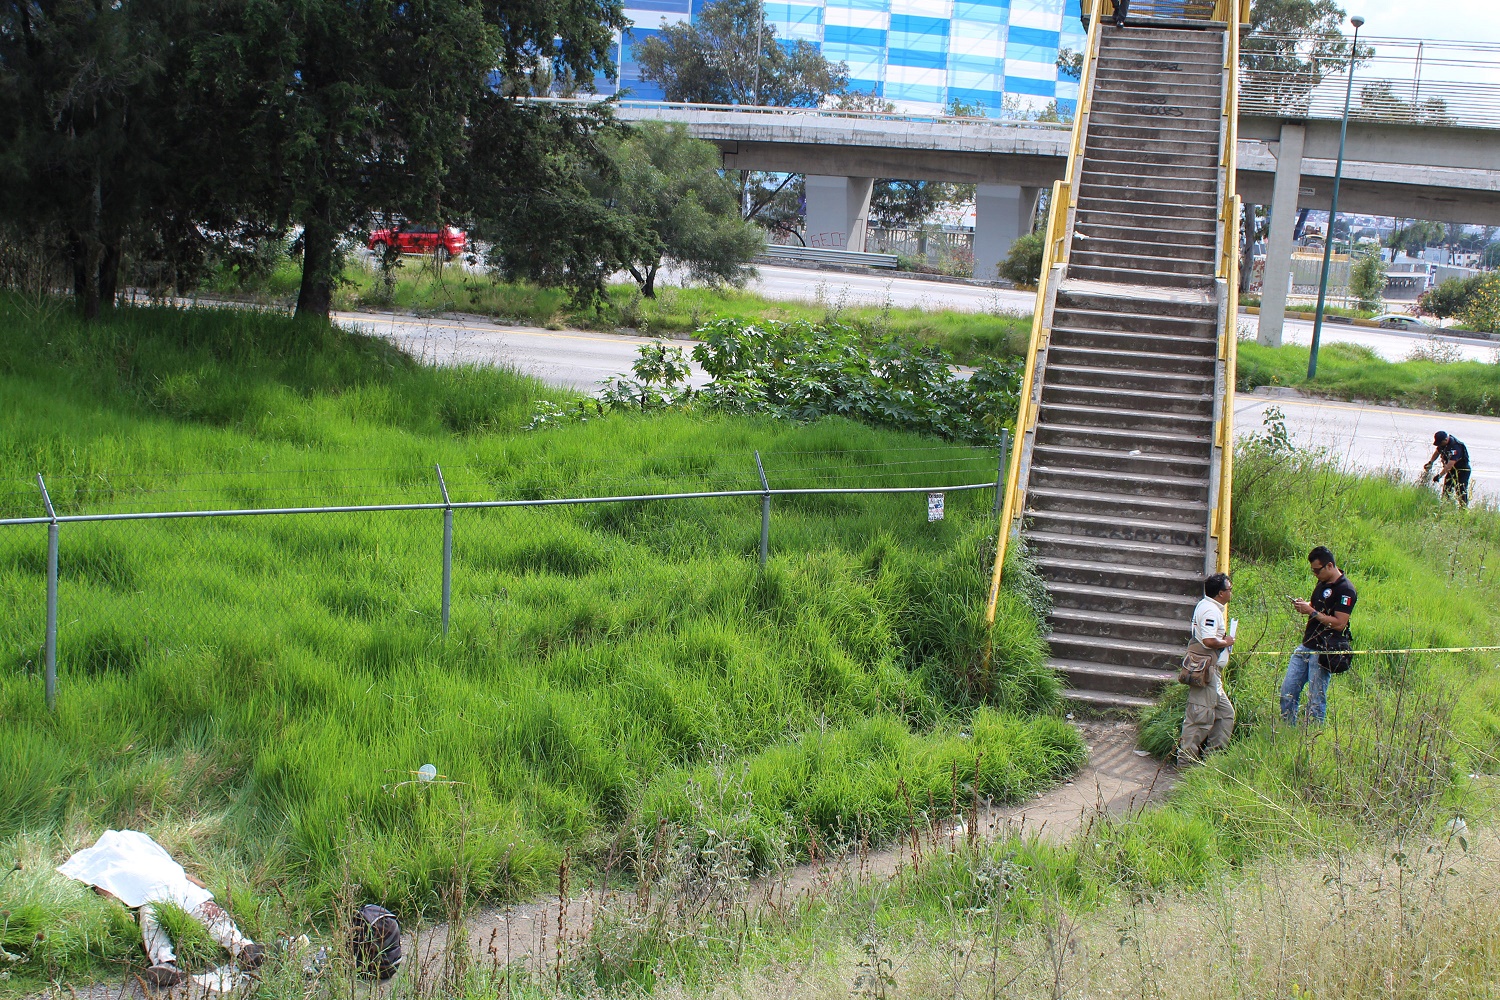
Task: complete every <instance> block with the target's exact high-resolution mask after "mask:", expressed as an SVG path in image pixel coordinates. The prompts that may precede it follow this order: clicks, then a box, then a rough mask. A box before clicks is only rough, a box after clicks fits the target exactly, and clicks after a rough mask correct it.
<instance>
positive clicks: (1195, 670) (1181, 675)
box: [1177, 639, 1219, 688]
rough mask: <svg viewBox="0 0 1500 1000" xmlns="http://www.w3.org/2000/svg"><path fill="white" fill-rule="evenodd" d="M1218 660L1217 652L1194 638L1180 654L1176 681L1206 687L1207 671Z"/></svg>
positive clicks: (1189, 685) (1190, 685)
mask: <svg viewBox="0 0 1500 1000" xmlns="http://www.w3.org/2000/svg"><path fill="white" fill-rule="evenodd" d="M1218 662H1219V654H1218V653H1217V652H1216V651H1215V650H1212V649H1209V648H1208V647H1207V646H1205V645H1203V643H1201V642H1199V641H1198V640H1197V639H1194V640H1193V641H1192V642H1190V643H1188V648H1187V652H1186V653H1184V654H1183V656H1182V668H1181V669H1180V670H1178V671H1177V682H1178V683H1179V684H1186V685H1187V686H1188V687H1195V688H1201V687H1208V672H1209V670H1210V669H1211V668H1212V667H1213V665H1214V664H1215V663H1218Z"/></svg>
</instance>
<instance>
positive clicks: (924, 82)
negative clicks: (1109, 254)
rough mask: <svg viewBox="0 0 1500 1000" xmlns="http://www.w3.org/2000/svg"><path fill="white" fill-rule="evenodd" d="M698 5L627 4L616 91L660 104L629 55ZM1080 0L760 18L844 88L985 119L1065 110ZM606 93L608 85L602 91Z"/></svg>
mask: <svg viewBox="0 0 1500 1000" xmlns="http://www.w3.org/2000/svg"><path fill="white" fill-rule="evenodd" d="M703 5H704V0H627V3H626V11H625V13H626V15H627V16H628V17H629V18H630V19H631V20H632V22H634V27H632V28H630V29H629V30H627V31H626V32H624V34H623V36H622V37H621V39H620V43H619V44H620V48H619V52H618V62H619V66H620V83H619V86H620V87H621V88H622V89H624V90H626V91H627V92H628V94H629V96H632V97H636V98H639V99H642V100H660V99H661V98H662V96H663V95H662V92H661V88H659V87H658V86H657V85H656V84H654V83H651V82H649V81H646V80H642V79H641V77H640V67H639V65H638V64H637V63H636V61H635V59H634V57H633V54H632V49H633V47H634V45H635V44H636V43H637V42H638V41H640V40H641V39H644V38H649V37H650V36H652V35H654V34H656V33H657V32H658V31H659V30H660V29H661V27H662V26H663V24H672V23H675V22H678V21H683V20H687V19H689V18H691V17H693V16H694V15H695V14H696V13H697V12H698V10H699V9H701V8H702V7H703ZM1078 11H1079V0H768V2H767V3H766V19H767V20H768V21H769V22H770V23H772V24H774V25H775V26H776V32H777V35H778V36H779V37H780V38H781V39H783V40H789V41H791V40H801V41H806V42H811V43H812V44H814V45H816V46H818V47H819V48H820V49H821V50H822V52H823V54H824V55H825V56H827V57H828V59H829V60H831V61H833V62H843V63H845V64H847V65H848V67H849V79H850V89H851V90H855V91H861V92H865V93H872V92H873V93H875V94H878V95H880V96H881V97H883V98H885V99H886V100H888V101H891V102H893V103H894V104H895V105H896V106H897V108H898V109H900V110H902V111H909V112H914V113H933V112H941V111H943V110H944V109H945V108H947V107H949V106H951V105H952V103H953V102H954V101H955V100H956V101H959V102H962V103H963V104H965V105H968V106H978V107H981V108H983V109H984V113H985V114H986V115H988V116H990V117H1005V116H1007V115H1008V114H1015V113H1016V112H1023V111H1038V110H1041V109H1042V108H1044V107H1046V106H1047V105H1048V104H1050V103H1051V102H1052V101H1054V100H1055V101H1057V104H1058V110H1059V111H1060V112H1062V113H1063V114H1064V115H1068V114H1071V112H1072V110H1073V108H1074V107H1075V106H1076V104H1077V99H1078V85H1077V82H1076V81H1073V80H1069V79H1068V78H1066V77H1063V78H1061V79H1059V77H1058V72H1057V53H1058V50H1059V49H1062V48H1070V49H1073V50H1074V51H1077V50H1079V49H1081V48H1082V47H1083V39H1084V34H1083V27H1082V25H1081V24H1080V23H1079V20H1078ZM601 89H605V90H606V92H612V91H613V90H614V89H615V88H614V87H612V86H611V87H607V88H601Z"/></svg>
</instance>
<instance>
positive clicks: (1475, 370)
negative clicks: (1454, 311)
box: [1238, 341, 1500, 416]
mask: <svg viewBox="0 0 1500 1000" xmlns="http://www.w3.org/2000/svg"><path fill="white" fill-rule="evenodd" d="M1307 357H1308V349H1307V348H1305V347H1296V346H1294V345H1291V344H1287V345H1283V346H1281V347H1264V346H1262V345H1260V344H1257V343H1254V342H1253V341H1241V342H1240V345H1239V362H1238V364H1239V368H1238V381H1239V388H1240V389H1242V390H1245V389H1255V388H1258V387H1260V386H1264V385H1272V386H1292V387H1294V388H1298V389H1302V390H1304V391H1306V392H1310V393H1313V394H1316V395H1320V396H1332V397H1334V398H1335V399H1357V400H1363V401H1366V402H1371V403H1387V404H1390V405H1393V406H1412V407H1418V408H1422V409H1429V410H1446V411H1448V412H1451V413H1477V414H1486V415H1489V416H1496V415H1500V364H1497V363H1494V362H1484V361H1457V360H1444V359H1443V358H1444V355H1443V352H1442V349H1441V345H1439V346H1438V347H1436V348H1433V347H1422V346H1419V347H1417V348H1414V349H1413V354H1412V357H1411V358H1410V359H1408V360H1405V361H1386V360H1385V359H1384V358H1382V357H1380V356H1379V355H1377V354H1376V353H1375V352H1374V351H1372V350H1370V349H1369V348H1368V347H1363V346H1361V345H1359V344H1325V345H1323V347H1322V348H1321V349H1320V350H1319V351H1318V375H1317V377H1316V378H1313V379H1309V378H1308V377H1307ZM1497 358H1500V355H1497Z"/></svg>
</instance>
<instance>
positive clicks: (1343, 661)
mask: <svg viewBox="0 0 1500 1000" xmlns="http://www.w3.org/2000/svg"><path fill="white" fill-rule="evenodd" d="M1318 645H1319V646H1320V647H1321V648H1320V649H1319V650H1318V666H1320V667H1322V668H1323V669H1324V670H1326V671H1328V672H1329V673H1330V674H1342V673H1344V672H1345V671H1346V670H1348V669H1349V668H1350V667H1352V666H1353V665H1354V655H1353V654H1352V653H1351V652H1350V650H1352V649H1353V648H1354V632H1353V631H1352V630H1350V629H1347V628H1346V629H1344V631H1342V632H1338V633H1335V634H1334V635H1328V636H1324V637H1323V641H1322V642H1320V643H1319V644H1318Z"/></svg>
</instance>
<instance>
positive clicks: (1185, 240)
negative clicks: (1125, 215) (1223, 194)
mask: <svg viewBox="0 0 1500 1000" xmlns="http://www.w3.org/2000/svg"><path fill="white" fill-rule="evenodd" d="M1080 234H1081V235H1084V236H1087V237H1088V238H1089V239H1091V240H1101V241H1115V242H1139V243H1144V244H1147V245H1155V246H1181V247H1192V248H1197V247H1207V248H1208V249H1210V250H1211V249H1213V248H1214V246H1215V244H1217V243H1218V233H1217V232H1216V231H1215V230H1213V229H1209V228H1204V229H1196V230H1195V229H1157V228H1155V227H1152V226H1121V225H1106V224H1104V223H1095V222H1080V223H1077V224H1075V225H1074V226H1073V237H1074V239H1077V238H1078V236H1079V235H1080Z"/></svg>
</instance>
